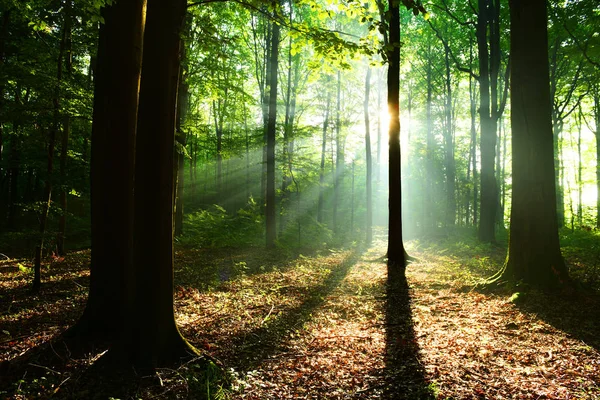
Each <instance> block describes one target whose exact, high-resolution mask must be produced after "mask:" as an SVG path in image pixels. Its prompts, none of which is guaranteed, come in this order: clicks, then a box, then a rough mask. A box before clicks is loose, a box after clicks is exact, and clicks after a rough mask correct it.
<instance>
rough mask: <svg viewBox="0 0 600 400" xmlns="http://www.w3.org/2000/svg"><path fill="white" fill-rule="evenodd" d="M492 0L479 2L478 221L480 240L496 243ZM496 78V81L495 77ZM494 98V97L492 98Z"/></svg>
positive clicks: (479, 0) (480, 0)
mask: <svg viewBox="0 0 600 400" xmlns="http://www.w3.org/2000/svg"><path fill="white" fill-rule="evenodd" d="M489 1H490V0H478V3H479V12H478V16H477V35H476V36H477V50H478V55H479V88H480V93H479V99H480V100H479V121H480V125H481V208H480V220H479V232H478V236H479V240H481V241H482V242H494V241H495V240H496V233H495V229H494V228H495V226H496V212H497V205H496V201H497V194H496V193H497V188H496V176H495V173H494V162H495V157H496V127H495V123H494V118H493V117H492V115H491V111H492V109H491V106H490V80H491V79H490V78H491V75H490V56H489V51H488V33H487V32H488V27H489V20H490V15H489V14H490V10H488V3H489ZM492 78H493V77H492ZM492 97H493V96H492Z"/></svg>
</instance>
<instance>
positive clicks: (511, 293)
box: [0, 239, 600, 399]
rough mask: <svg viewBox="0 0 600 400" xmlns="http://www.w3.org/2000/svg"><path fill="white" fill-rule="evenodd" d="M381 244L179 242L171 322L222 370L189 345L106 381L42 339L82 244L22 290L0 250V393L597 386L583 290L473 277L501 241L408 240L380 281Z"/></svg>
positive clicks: (75, 310)
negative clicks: (399, 267)
mask: <svg viewBox="0 0 600 400" xmlns="http://www.w3.org/2000/svg"><path fill="white" fill-rule="evenodd" d="M384 250H385V243H384V242H383V240H381V239H380V240H379V241H377V242H376V243H375V244H374V246H373V247H371V248H369V249H360V248H351V249H346V250H339V251H334V250H327V251H322V252H320V253H305V254H304V255H301V254H292V253H289V254H287V253H285V252H282V251H273V252H266V251H264V250H263V249H260V248H259V249H253V248H250V249H244V250H234V249H221V250H206V249H200V250H198V249H189V248H180V249H179V250H178V252H177V255H176V273H175V274H176V282H177V286H176V291H175V306H176V311H177V322H178V324H179V326H180V328H181V330H182V332H183V334H184V336H185V337H186V338H187V339H188V340H189V341H190V342H191V343H192V344H194V345H195V346H196V347H197V348H198V349H200V350H202V351H203V352H204V353H205V354H207V355H209V356H210V357H211V359H213V360H215V361H216V364H218V365H219V366H220V369H222V370H225V371H226V375H223V374H221V373H219V372H217V371H216V370H217V369H219V368H215V369H214V370H207V369H206V364H202V363H200V362H199V361H198V360H190V361H188V362H187V363H185V364H184V365H181V366H178V367H177V368H171V369H167V368H165V369H161V370H158V371H157V372H156V374H155V376H153V377H151V378H152V379H142V378H147V377H139V376H138V377H137V380H136V381H135V384H134V385H132V386H131V387H128V388H127V390H123V388H120V389H121V390H120V391H119V390H116V389H114V391H111V390H113V389H111V386H110V385H108V384H107V383H106V382H98V381H97V380H94V376H95V369H94V363H97V360H98V359H99V358H100V356H101V355H102V354H103V353H104V351H105V350H106V349H97V350H96V351H93V352H89V353H87V354H86V355H85V357H82V356H78V358H76V357H75V356H74V355H73V354H71V353H70V352H69V351H68V349H65V348H63V347H61V344H60V342H54V343H53V342H52V338H54V337H56V336H57V335H58V334H59V333H60V332H62V331H64V330H65V329H66V328H67V327H68V326H70V325H72V324H73V323H74V321H76V320H77V318H78V316H79V315H80V313H81V311H82V308H83V306H84V304H85V298H86V293H87V280H88V270H87V266H88V264H89V252H85V251H84V252H76V253H71V254H69V255H68V256H67V257H66V258H65V259H53V260H52V262H51V264H50V265H49V267H48V268H46V269H44V271H43V278H44V279H45V283H44V286H43V290H42V292H41V293H40V294H38V295H35V296H33V295H30V294H29V293H28V285H29V281H30V278H31V276H30V272H29V270H28V267H29V264H28V262H27V261H23V260H21V261H18V260H8V261H3V262H2V263H1V264H0V296H1V297H0V362H2V363H3V364H2V365H1V366H0V398H4V397H7V398H11V397H12V398H38V397H39V398H49V397H52V398H83V397H82V396H85V398H109V397H111V396H112V397H116V398H194V399H196V398H206V397H213V398H219V397H220V398H231V399H296V398H300V399H302V398H304V399H427V398H432V399H433V398H439V399H445V398H455V399H472V398H485V399H512V398H515V399H530V398H539V399H595V398H600V386H599V385H600V383H599V382H600V352H599V349H600V337H599V335H598V332H600V298H599V297H598V293H597V291H594V290H591V289H589V288H587V287H582V288H580V290H578V291H576V292H570V293H553V294H546V293H539V292H535V291H533V290H531V289H527V288H518V287H517V288H512V289H510V290H506V289H504V290H502V291H495V292H494V291H492V292H490V291H486V290H480V289H477V287H476V286H475V284H476V283H477V282H478V281H479V280H480V279H482V278H483V277H485V276H489V275H491V273H493V272H494V271H495V269H496V268H498V267H499V263H500V262H501V261H502V258H503V253H504V250H503V249H498V248H494V247H492V246H489V247H486V248H480V247H474V245H473V244H472V243H459V244H454V245H453V246H446V247H444V246H441V245H439V242H436V243H435V244H434V243H433V242H429V243H424V242H418V241H413V242H411V243H410V245H409V250H410V253H411V254H412V255H413V256H415V257H416V258H417V259H416V260H415V261H414V262H413V263H412V264H411V265H410V266H409V268H408V270H407V285H402V284H400V285H397V286H395V287H389V286H388V285H386V278H387V270H386V267H385V264H384V262H383V259H382V254H383V253H384ZM578 260H579V261H578V262H579V264H577V263H574V264H573V265H574V266H573V267H572V268H583V266H582V265H583V264H582V263H583V261H581V260H580V259H578ZM572 272H573V273H574V274H575V275H577V274H578V273H579V272H581V271H572ZM36 349H39V352H38V353H39V354H38V355H37V356H35V355H34V356H30V357H28V358H26V360H27V361H26V363H25V364H24V365H21V367H20V368H18V369H14V368H12V369H11V364H15V360H17V362H18V360H21V359H24V357H25V356H26V355H27V354H30V353H34V354H35V351H36ZM2 371H6V373H2ZM209 381H210V382H209ZM207 382H208V383H207ZM94 385H95V386H94Z"/></svg>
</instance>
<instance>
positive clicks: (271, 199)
mask: <svg viewBox="0 0 600 400" xmlns="http://www.w3.org/2000/svg"><path fill="white" fill-rule="evenodd" d="M279 32H280V27H279V25H278V24H276V23H274V24H273V35H272V37H271V58H270V60H269V63H270V64H271V71H270V72H271V75H270V76H269V89H270V93H269V120H268V124H267V182H266V190H267V193H266V209H265V214H266V215H265V221H266V230H267V247H275V240H276V239H277V216H276V210H277V209H276V205H275V136H276V134H277V125H276V124H277V72H278V63H279Z"/></svg>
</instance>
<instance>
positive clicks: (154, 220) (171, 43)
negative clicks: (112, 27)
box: [117, 0, 197, 368]
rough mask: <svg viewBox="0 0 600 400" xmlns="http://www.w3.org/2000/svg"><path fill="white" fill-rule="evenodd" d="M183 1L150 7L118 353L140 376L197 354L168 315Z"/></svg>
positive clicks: (164, 0) (163, 0)
mask: <svg viewBox="0 0 600 400" xmlns="http://www.w3.org/2000/svg"><path fill="white" fill-rule="evenodd" d="M185 10H186V2H185V0H177V1H171V0H148V9H147V13H146V18H147V20H146V27H145V32H144V43H146V44H150V45H146V46H144V54H143V63H142V77H141V85H140V95H139V114H138V123H137V135H136V154H135V183H134V193H135V195H134V224H133V225H134V229H133V232H134V241H133V268H132V275H133V279H132V280H131V281H130V282H129V283H130V286H129V288H128V294H129V295H130V302H129V304H130V306H131V307H130V309H129V310H128V313H129V316H128V326H127V330H126V339H125V340H124V342H123V343H125V346H124V347H118V348H117V351H120V352H122V353H124V354H125V355H126V356H127V358H128V359H129V361H130V362H132V363H133V364H134V365H139V366H141V367H144V368H154V367H157V366H162V365H169V364H172V363H174V362H177V361H179V360H180V359H181V358H183V357H187V356H189V355H190V354H197V351H196V350H195V349H194V348H193V347H192V346H191V345H190V344H189V343H187V342H186V340H185V339H184V338H183V337H182V336H181V334H180V332H179V330H178V328H177V325H176V323H175V315H174V309H173V256H174V254H173V189H174V179H173V157H174V144H175V123H176V105H177V90H178V86H179V85H178V80H179V71H180V52H179V46H180V44H181V40H180V34H181V29H182V25H183V20H184V16H185Z"/></svg>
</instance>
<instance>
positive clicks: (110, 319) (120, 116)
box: [69, 0, 171, 341]
mask: <svg viewBox="0 0 600 400" xmlns="http://www.w3.org/2000/svg"><path fill="white" fill-rule="evenodd" d="M145 8H146V0H132V1H118V2H115V3H114V4H112V5H111V6H109V7H107V8H105V9H103V11H102V15H103V17H104V21H105V23H104V24H102V25H101V27H100V36H99V44H98V61H97V66H96V69H95V74H94V80H95V86H94V115H93V117H94V118H93V124H92V144H93V145H92V154H91V219H92V223H91V228H92V237H91V239H92V259H91V267H90V291H89V296H88V301H87V304H86V307H85V310H84V312H83V315H82V317H81V319H80V320H79V321H78V322H77V324H76V325H75V326H74V327H73V328H72V329H71V330H70V332H69V333H70V334H72V335H75V336H77V337H78V338H79V339H80V340H81V341H95V340H98V341H112V340H114V339H115V338H116V336H117V334H118V333H119V332H122V330H123V326H124V322H125V318H126V316H127V317H129V315H127V314H126V310H125V307H124V306H123V304H124V303H125V300H126V297H125V293H126V287H125V280H126V277H128V278H129V279H131V276H130V272H128V271H130V270H131V258H132V247H133V240H132V237H133V199H132V196H131V194H132V193H133V174H134V149H135V132H136V123H137V111H138V93H139V79H140V71H141V65H142V43H143V38H142V33H143V29H144V23H145V18H144V11H145ZM115 60H119V62H115ZM115 143H117V144H118V145H115ZM108 154H110V157H109V156H107V155H108ZM169 170H171V168H169ZM157 192H160V191H157ZM155 195H156V193H154V194H153V195H152V196H155ZM149 248H150V247H149Z"/></svg>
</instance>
